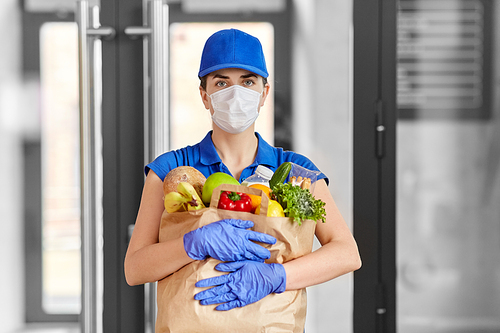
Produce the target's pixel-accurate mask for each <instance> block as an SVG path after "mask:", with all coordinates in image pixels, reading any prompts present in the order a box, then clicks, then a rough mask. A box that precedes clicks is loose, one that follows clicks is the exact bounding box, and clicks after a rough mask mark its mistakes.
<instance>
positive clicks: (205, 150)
mask: <svg viewBox="0 0 500 333" xmlns="http://www.w3.org/2000/svg"><path fill="white" fill-rule="evenodd" d="M255 135H256V136H257V138H258V140H259V145H258V148H257V156H256V157H255V160H254V161H253V163H252V164H250V165H249V166H247V167H246V168H245V169H244V170H243V171H242V172H241V176H240V179H239V182H240V183H241V182H243V180H245V179H246V178H248V177H250V176H251V175H253V174H254V173H255V169H256V168H257V166H258V165H260V164H262V165H265V166H266V167H268V168H269V169H271V170H273V171H275V170H276V169H277V168H278V166H280V165H281V163H283V162H293V163H295V164H298V165H300V166H302V167H304V168H306V169H309V170H315V171H319V169H318V168H317V167H316V166H315V165H314V163H312V162H311V160H309V159H308V158H307V157H305V156H304V155H300V154H297V153H294V152H292V151H285V150H283V148H275V147H273V146H271V145H269V144H268V143H267V142H266V141H264V139H262V137H261V136H260V134H259V133H257V132H256V133H255ZM178 166H191V167H193V168H195V169H197V170H199V171H200V172H201V173H202V174H203V175H204V176H205V177H208V176H210V175H211V174H213V173H215V172H224V173H227V174H229V175H231V172H230V171H229V169H228V168H227V166H226V165H225V164H224V163H222V160H221V159H220V157H219V154H218V153H217V151H216V150H215V146H214V144H213V142H212V131H210V132H208V134H207V135H206V136H205V138H204V139H203V140H202V141H201V142H200V143H198V144H196V145H194V146H187V147H184V148H181V149H177V150H172V151H169V152H167V153H164V154H162V155H160V156H158V157H157V158H156V159H155V160H154V161H153V162H151V163H149V164H148V165H146V167H145V173H146V175H147V174H148V172H149V170H153V171H154V172H155V173H156V174H157V175H158V177H160V179H161V180H163V179H165V176H166V175H167V173H168V172H169V171H170V170H172V169H174V168H176V167H178ZM319 179H325V181H326V183H327V184H328V178H327V177H326V175H325V174H323V173H321V174H320V175H319V176H318V180H319Z"/></svg>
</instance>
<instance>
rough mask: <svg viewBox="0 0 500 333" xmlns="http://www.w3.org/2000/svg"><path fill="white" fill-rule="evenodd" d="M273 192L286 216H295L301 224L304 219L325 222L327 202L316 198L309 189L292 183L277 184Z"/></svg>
mask: <svg viewBox="0 0 500 333" xmlns="http://www.w3.org/2000/svg"><path fill="white" fill-rule="evenodd" d="M272 194H273V196H274V197H275V199H276V201H278V202H279V203H280V205H281V206H282V207H283V210H284V212H285V216H287V217H291V218H293V220H294V221H295V222H297V223H298V224H299V225H301V224H302V221H303V220H313V221H318V220H322V221H323V223H324V222H325V219H326V211H325V203H324V202H323V201H322V200H321V199H316V198H314V196H313V195H312V194H311V192H310V191H309V189H302V188H300V186H294V185H292V184H290V183H284V184H276V185H275V186H274V187H273V189H272Z"/></svg>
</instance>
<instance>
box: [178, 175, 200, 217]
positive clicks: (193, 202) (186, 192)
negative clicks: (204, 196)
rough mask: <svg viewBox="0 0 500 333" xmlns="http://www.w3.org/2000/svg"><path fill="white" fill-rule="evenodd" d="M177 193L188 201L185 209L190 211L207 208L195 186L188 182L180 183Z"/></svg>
mask: <svg viewBox="0 0 500 333" xmlns="http://www.w3.org/2000/svg"><path fill="white" fill-rule="evenodd" d="M177 192H178V193H180V194H181V195H182V196H183V197H184V198H185V199H186V200H187V201H186V204H185V207H187V210H188V211H193V210H199V209H202V208H205V205H204V204H203V201H202V200H201V198H200V196H199V194H198V192H196V190H195V188H194V186H193V185H191V184H190V183H188V182H180V183H179V184H178V185H177Z"/></svg>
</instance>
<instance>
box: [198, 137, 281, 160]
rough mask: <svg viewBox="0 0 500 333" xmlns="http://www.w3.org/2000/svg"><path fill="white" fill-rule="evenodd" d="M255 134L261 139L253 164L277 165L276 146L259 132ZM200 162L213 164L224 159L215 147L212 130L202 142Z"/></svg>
mask: <svg viewBox="0 0 500 333" xmlns="http://www.w3.org/2000/svg"><path fill="white" fill-rule="evenodd" d="M255 136H257V139H258V140H259V143H258V145H259V146H258V148H257V156H255V161H254V162H253V163H252V164H251V166H256V165H259V164H262V165H266V166H270V167H274V168H276V167H277V160H276V156H275V153H274V148H273V147H272V146H271V145H270V144H268V143H267V142H266V141H265V140H264V139H263V138H262V137H261V136H260V134H259V133H257V132H255ZM199 146H200V162H201V163H202V164H204V165H212V164H216V163H221V162H222V160H221V159H220V157H219V154H218V153H217V150H216V149H215V146H214V143H213V141H212V131H210V132H208V133H207V135H206V136H205V138H204V139H203V140H202V141H201V142H200V145H199Z"/></svg>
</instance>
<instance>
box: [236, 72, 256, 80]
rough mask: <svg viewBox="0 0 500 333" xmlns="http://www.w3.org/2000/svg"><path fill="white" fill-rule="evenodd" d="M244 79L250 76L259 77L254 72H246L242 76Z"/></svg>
mask: <svg viewBox="0 0 500 333" xmlns="http://www.w3.org/2000/svg"><path fill="white" fill-rule="evenodd" d="M240 77H241V78H242V79H248V78H249V77H255V78H257V75H256V74H254V73H248V74H244V75H242V76H240Z"/></svg>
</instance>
